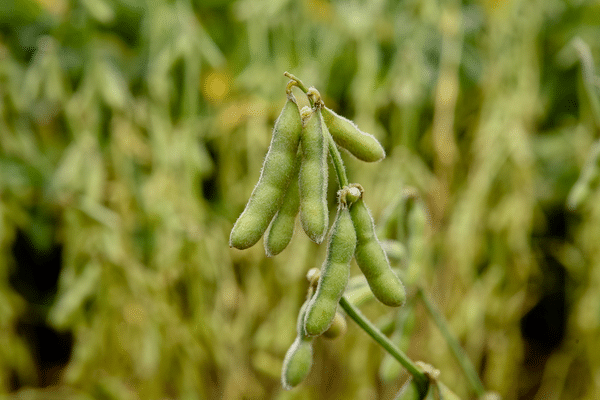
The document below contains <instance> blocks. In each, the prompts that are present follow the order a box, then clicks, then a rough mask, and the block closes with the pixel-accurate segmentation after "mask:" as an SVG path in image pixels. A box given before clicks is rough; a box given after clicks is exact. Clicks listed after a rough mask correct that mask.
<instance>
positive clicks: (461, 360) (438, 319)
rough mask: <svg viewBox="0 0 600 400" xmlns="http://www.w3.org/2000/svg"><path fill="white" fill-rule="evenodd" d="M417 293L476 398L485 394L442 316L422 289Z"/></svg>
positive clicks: (469, 362)
mask: <svg viewBox="0 0 600 400" xmlns="http://www.w3.org/2000/svg"><path fill="white" fill-rule="evenodd" d="M417 293H418V295H419V296H420V297H421V299H422V300H423V303H424V304H425V308H427V311H428V312H429V314H430V315H431V318H433V321H434V322H435V324H436V325H437V327H438V329H439V330H440V332H442V336H444V339H446V342H447V343H448V346H449V347H450V351H452V354H453V355H454V357H455V358H456V360H457V361H458V364H459V365H460V368H461V369H462V370H463V373H464V374H465V376H466V377H467V380H468V381H469V384H470V385H471V388H472V389H473V391H475V394H476V395H477V397H482V396H483V395H484V394H485V388H484V387H483V383H481V380H480V379H479V376H478V375H477V372H476V371H475V367H473V364H471V361H470V360H469V358H468V357H467V355H466V354H465V352H464V350H463V349H462V347H460V344H459V343H458V341H457V340H456V338H455V337H454V336H452V334H451V333H450V330H449V329H448V324H447V323H446V320H445V319H444V317H443V316H442V314H441V313H440V312H439V311H438V310H437V309H436V307H435V306H434V305H433V303H432V302H431V301H430V300H429V298H428V297H427V295H426V294H425V291H424V290H423V289H422V288H419V289H418V291H417Z"/></svg>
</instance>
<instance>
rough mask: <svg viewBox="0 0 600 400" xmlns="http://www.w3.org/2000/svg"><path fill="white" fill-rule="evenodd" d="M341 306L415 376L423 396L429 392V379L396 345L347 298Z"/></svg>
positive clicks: (341, 300) (414, 379) (344, 297)
mask: <svg viewBox="0 0 600 400" xmlns="http://www.w3.org/2000/svg"><path fill="white" fill-rule="evenodd" d="M340 306H341V307H342V308H343V309H344V311H345V312H346V314H347V315H348V316H349V317H350V318H352V319H353V320H354V322H356V323H357V324H358V326H360V327H361V328H362V330H364V331H365V332H367V334H368V335H369V336H371V337H372V338H373V340H375V341H376V342H377V343H378V344H379V345H380V346H381V347H383V348H384V349H385V350H386V351H387V352H388V353H390V354H391V355H392V357H394V358H395V359H396V360H398V362H399V363H400V364H402V366H403V367H404V368H406V370H407V371H408V372H409V373H410V374H411V375H412V376H413V381H414V382H415V384H416V385H417V387H418V388H419V392H420V393H421V394H423V395H424V394H425V393H426V392H427V387H428V385H429V379H428V378H427V376H425V374H424V373H423V372H422V371H421V370H420V369H419V368H418V367H417V366H416V365H415V364H414V363H413V362H412V361H411V360H410V358H408V356H407V355H406V354H404V353H403V352H402V351H401V350H400V349H399V348H398V347H396V345H395V344H394V343H392V342H391V341H390V339H388V337H387V336H385V335H384V334H383V333H381V331H380V330H379V329H377V327H376V326H375V325H373V323H372V322H371V321H369V320H368V319H367V318H366V317H365V316H364V315H363V314H362V313H361V312H360V310H359V309H358V308H356V307H355V306H354V305H353V304H352V303H350V301H348V299H347V298H346V296H342V298H341V299H340Z"/></svg>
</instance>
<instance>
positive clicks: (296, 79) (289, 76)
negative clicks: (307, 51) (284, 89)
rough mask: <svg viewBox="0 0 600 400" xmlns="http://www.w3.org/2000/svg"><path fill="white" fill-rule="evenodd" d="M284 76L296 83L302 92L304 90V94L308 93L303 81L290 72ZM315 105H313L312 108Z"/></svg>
mask: <svg viewBox="0 0 600 400" xmlns="http://www.w3.org/2000/svg"><path fill="white" fill-rule="evenodd" d="M283 75H285V76H287V77H288V78H290V79H291V80H293V81H296V86H298V88H299V89H300V90H302V91H303V92H304V93H308V88H307V87H306V86H305V85H304V83H302V81H301V80H300V79H298V78H296V76H294V75H292V74H290V73H289V72H287V71H285V72H284V73H283ZM312 105H313V104H311V106H312Z"/></svg>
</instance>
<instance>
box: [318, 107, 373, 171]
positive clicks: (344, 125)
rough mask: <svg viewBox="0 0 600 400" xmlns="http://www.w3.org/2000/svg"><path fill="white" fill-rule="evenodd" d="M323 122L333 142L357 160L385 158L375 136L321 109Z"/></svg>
mask: <svg viewBox="0 0 600 400" xmlns="http://www.w3.org/2000/svg"><path fill="white" fill-rule="evenodd" d="M323 120H324V121H325V124H326V125H327V129H329V133H331V136H332V137H333V140H334V141H335V142H336V143H337V144H338V145H339V146H340V147H343V148H344V149H346V150H348V151H349V152H350V154H352V155H353V156H354V157H356V158H358V159H359V160H362V161H366V162H374V161H380V160H383V159H384V158H385V150H384V149H383V147H382V146H381V143H379V141H378V140H377V139H376V138H375V136H373V135H371V134H369V133H366V132H363V131H361V130H360V129H358V127H357V126H356V124H355V123H354V122H352V121H350V120H349V119H347V118H344V117H342V116H341V115H339V114H336V113H335V111H333V110H331V109H330V108H327V107H323Z"/></svg>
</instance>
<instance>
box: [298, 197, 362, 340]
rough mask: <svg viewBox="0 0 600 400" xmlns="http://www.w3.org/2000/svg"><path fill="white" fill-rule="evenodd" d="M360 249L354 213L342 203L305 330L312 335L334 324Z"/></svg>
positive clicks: (330, 236) (330, 234) (330, 237)
mask: <svg viewBox="0 0 600 400" xmlns="http://www.w3.org/2000/svg"><path fill="white" fill-rule="evenodd" d="M355 247H356V233H355V231H354V225H352V219H351V218H350V212H349V211H348V208H347V207H344V206H342V205H341V204H340V206H339V207H338V212H337V215H336V218H335V222H334V223H333V225H332V227H331V230H330V233H329V243H328V244H327V255H326V258H325V262H324V263H323V267H322V268H321V276H320V278H319V284H318V285H317V291H316V293H315V295H314V296H313V297H312V299H311V300H310V302H309V303H308V309H307V310H306V321H305V325H304V327H305V329H306V334H307V335H309V336H318V335H321V334H322V333H323V332H325V331H326V330H327V329H328V328H329V327H330V326H331V324H332V322H333V320H334V317H335V313H336V311H337V306H338V302H339V301H340V298H341V297H342V295H343V294H344V290H346V286H347V285H348V279H349V278H350V260H352V255H353V254H354V249H355Z"/></svg>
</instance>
